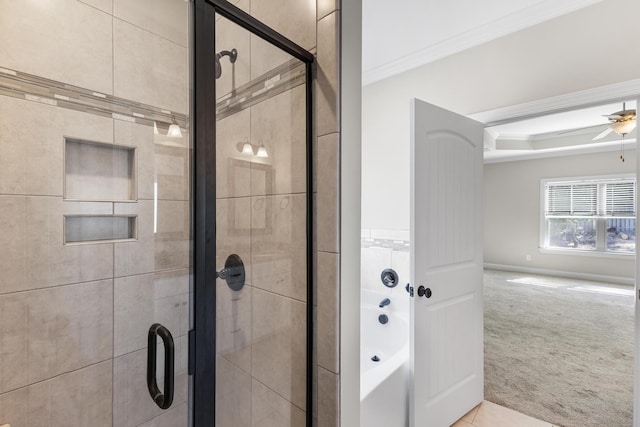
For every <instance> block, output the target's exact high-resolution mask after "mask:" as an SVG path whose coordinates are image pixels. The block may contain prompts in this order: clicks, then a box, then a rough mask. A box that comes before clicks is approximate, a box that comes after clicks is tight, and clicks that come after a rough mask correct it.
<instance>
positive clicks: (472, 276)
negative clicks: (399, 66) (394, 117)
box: [409, 99, 484, 427]
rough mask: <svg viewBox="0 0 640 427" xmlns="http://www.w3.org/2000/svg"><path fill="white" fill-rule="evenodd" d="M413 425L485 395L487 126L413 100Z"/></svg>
mask: <svg viewBox="0 0 640 427" xmlns="http://www.w3.org/2000/svg"><path fill="white" fill-rule="evenodd" d="M411 127H412V130H411V132H412V136H411V286H412V287H413V289H414V290H413V295H414V296H413V298H411V327H410V333H411V336H410V338H411V376H410V378H411V384H410V403H409V411H410V413H409V416H410V420H411V421H410V425H411V426H412V427H446V426H450V425H451V424H453V423H454V422H455V421H456V420H458V419H459V418H460V417H462V416H463V415H464V414H465V413H466V412H468V411H469V410H471V409H472V408H473V407H474V406H476V405H477V404H479V403H480V402H481V401H482V399H483V396H484V394H483V393H484V390H483V388H484V376H483V308H482V307H483V306H482V268H483V259H482V185H483V184H482V168H483V163H482V153H483V125H482V124H481V123H478V122H475V121H473V120H471V119H468V118H466V117H463V116H460V115H457V114H454V113H452V112H450V111H447V110H443V109H442V108H439V107H435V106H433V105H430V104H427V103H425V102H423V101H420V100H418V99H414V100H412V105H411Z"/></svg>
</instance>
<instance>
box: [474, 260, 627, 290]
mask: <svg viewBox="0 0 640 427" xmlns="http://www.w3.org/2000/svg"><path fill="white" fill-rule="evenodd" d="M484 268H485V269H490V270H501V271H513V272H516V273H527V274H540V275H543V276H556V277H566V278H569V279H581V280H592V281H595V282H606V283H619V284H621V285H630V286H633V285H634V284H635V280H634V278H633V277H631V278H629V277H620V276H604V275H601V274H589V273H578V272H575V271H562V270H549V269H546V268H535V267H521V266H519V265H506V264H493V263H490V262H485V263H484Z"/></svg>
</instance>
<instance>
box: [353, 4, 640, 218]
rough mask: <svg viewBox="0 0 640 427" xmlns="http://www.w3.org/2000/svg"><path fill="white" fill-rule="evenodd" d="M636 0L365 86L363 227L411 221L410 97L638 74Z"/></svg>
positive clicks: (451, 103) (524, 98)
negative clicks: (635, 42) (635, 49)
mask: <svg viewBox="0 0 640 427" xmlns="http://www.w3.org/2000/svg"><path fill="white" fill-rule="evenodd" d="M638 16H640V2H639V1H637V0H606V1H603V2H601V3H598V4H596V5H594V6H590V7H588V8H585V9H581V10H579V11H576V12H573V13H571V14H568V15H564V16H561V17H559V18H556V19H553V20H551V21H548V22H545V23H542V24H539V25H536V26H534V27H530V28H528V29H525V30H522V31H520V32H517V33H514V34H512V35H509V36H506V37H503V38H500V39H497V40H494V41H492V42H489V43H486V44H484V45H481V46H478V47H476V48H473V49H469V50H466V51H464V52H461V53H459V54H456V55H452V56H450V57H447V58H444V59H442V60H440V61H437V62H434V63H431V64H428V65H425V66H423V67H419V68H416V69H414V70H410V71H408V72H405V73H403V74H401V75H399V76H396V77H393V78H390V79H386V80H383V81H380V82H377V83H374V84H372V85H368V86H365V87H364V88H363V103H362V115H363V128H362V134H363V135H362V138H363V139H362V141H363V152H362V211H363V215H362V227H363V228H370V229H400V230H406V229H408V228H409V101H410V99H411V98H413V97H417V98H420V99H423V100H425V101H427V102H431V103H433V104H436V105H439V106H442V107H444V108H448V109H450V110H453V111H456V112H458V113H461V114H471V113H475V112H480V111H486V110H492V109H495V108H498V107H504V106H509V105H514V104H520V103H524V102H529V101H534V100H538V99H545V98H549V97H552V96H557V95H562V94H568V93H573V92H577V91H581V90H586V89H591V88H595V87H601V86H605V85H609V84H613V83H617V82H623V81H629V80H633V79H636V78H638V77H640V55H638V54H637V53H635V51H634V50H633V49H630V48H629V46H630V45H629V43H628V42H630V41H632V40H638V39H640V26H639V25H638V22H637V17H638Z"/></svg>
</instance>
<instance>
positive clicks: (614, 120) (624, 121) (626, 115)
mask: <svg viewBox="0 0 640 427" xmlns="http://www.w3.org/2000/svg"><path fill="white" fill-rule="evenodd" d="M626 105H627V104H626V102H623V103H622V111H616V112H615V113H612V114H609V115H608V116H605V117H606V118H608V119H609V127H607V128H606V129H605V130H604V131H602V132H601V133H600V134H598V135H597V136H596V137H595V138H593V141H596V140H598V139H602V138H604V137H605V136H607V135H609V134H610V133H611V132H615V133H617V134H618V135H620V136H622V137H623V138H624V136H625V135H626V134H628V133H629V132H631V131H632V130H634V129H635V127H636V110H627V106H626Z"/></svg>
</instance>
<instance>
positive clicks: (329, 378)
mask: <svg viewBox="0 0 640 427" xmlns="http://www.w3.org/2000/svg"><path fill="white" fill-rule="evenodd" d="M339 379H340V376H339V375H336V374H334V373H332V372H329V371H327V370H326V369H323V368H320V367H318V427H335V426H339V425H340V407H339V402H340V381H339Z"/></svg>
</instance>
